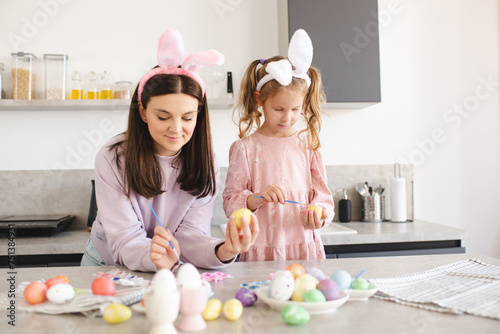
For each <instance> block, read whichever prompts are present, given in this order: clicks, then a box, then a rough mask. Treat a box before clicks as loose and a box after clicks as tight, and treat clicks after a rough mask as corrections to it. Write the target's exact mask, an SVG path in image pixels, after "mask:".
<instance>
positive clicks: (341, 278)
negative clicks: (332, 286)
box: [330, 270, 352, 290]
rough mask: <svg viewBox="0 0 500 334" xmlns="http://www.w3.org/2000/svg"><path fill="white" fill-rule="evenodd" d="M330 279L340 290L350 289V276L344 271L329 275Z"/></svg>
mask: <svg viewBox="0 0 500 334" xmlns="http://www.w3.org/2000/svg"><path fill="white" fill-rule="evenodd" d="M330 279H332V280H333V281H335V282H337V285H338V286H339V289H340V290H347V289H350V288H351V281H352V277H351V275H350V274H349V273H348V272H347V271H345V270H337V271H336V272H334V273H333V274H331V275H330Z"/></svg>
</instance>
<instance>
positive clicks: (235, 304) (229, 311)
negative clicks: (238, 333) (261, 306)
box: [222, 298, 243, 321]
mask: <svg viewBox="0 0 500 334" xmlns="http://www.w3.org/2000/svg"><path fill="white" fill-rule="evenodd" d="M222 313H224V316H225V317H226V319H227V320H229V321H236V320H238V319H239V318H240V317H241V315H242V314H243V304H241V302H240V301H239V300H238V299H236V298H231V299H229V300H228V301H226V302H225V303H224V306H223V307H222Z"/></svg>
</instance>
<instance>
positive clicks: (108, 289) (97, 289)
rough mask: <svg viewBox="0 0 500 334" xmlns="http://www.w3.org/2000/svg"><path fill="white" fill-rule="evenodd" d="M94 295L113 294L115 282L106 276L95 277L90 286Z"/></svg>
mask: <svg viewBox="0 0 500 334" xmlns="http://www.w3.org/2000/svg"><path fill="white" fill-rule="evenodd" d="M90 288H91V289H92V293H93V294H94V295H102V296H113V295H114V294H115V290H116V286H115V282H113V280H112V279H111V278H109V277H107V276H101V277H97V278H96V279H95V280H93V281H92V285H91V286H90Z"/></svg>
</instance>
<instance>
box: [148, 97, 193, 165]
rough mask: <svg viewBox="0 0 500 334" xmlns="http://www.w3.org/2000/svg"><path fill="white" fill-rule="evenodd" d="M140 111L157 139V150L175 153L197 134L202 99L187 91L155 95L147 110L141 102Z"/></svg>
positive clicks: (164, 153)
mask: <svg viewBox="0 0 500 334" xmlns="http://www.w3.org/2000/svg"><path fill="white" fill-rule="evenodd" d="M139 111H140V113H141V118H142V120H143V121H144V122H145V123H147V125H148V129H149V133H150V134H151V137H152V138H153V140H154V150H155V153H156V154H159V155H163V156H174V155H176V154H177V153H178V152H179V151H180V149H181V148H182V146H184V144H186V143H187V142H188V141H189V140H190V139H191V137H192V136H193V132H194V129H195V127H196V119H197V116H198V100H197V99H195V98H194V97H192V96H190V95H186V94H166V95H159V96H153V97H151V98H150V99H149V102H148V105H147V108H146V109H144V108H143V106H142V104H141V105H139Z"/></svg>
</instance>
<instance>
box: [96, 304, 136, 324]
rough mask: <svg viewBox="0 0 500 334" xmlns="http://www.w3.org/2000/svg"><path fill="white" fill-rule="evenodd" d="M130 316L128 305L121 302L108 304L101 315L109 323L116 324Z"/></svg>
mask: <svg viewBox="0 0 500 334" xmlns="http://www.w3.org/2000/svg"><path fill="white" fill-rule="evenodd" d="M131 316H132V311H131V310H130V308H129V307H127V306H125V305H122V304H110V305H108V306H106V308H105V309H104V314H103V315H102V317H103V318H104V320H106V321H107V322H109V323H110V324H118V323H120V322H124V321H127V320H128V319H130V317H131Z"/></svg>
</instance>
